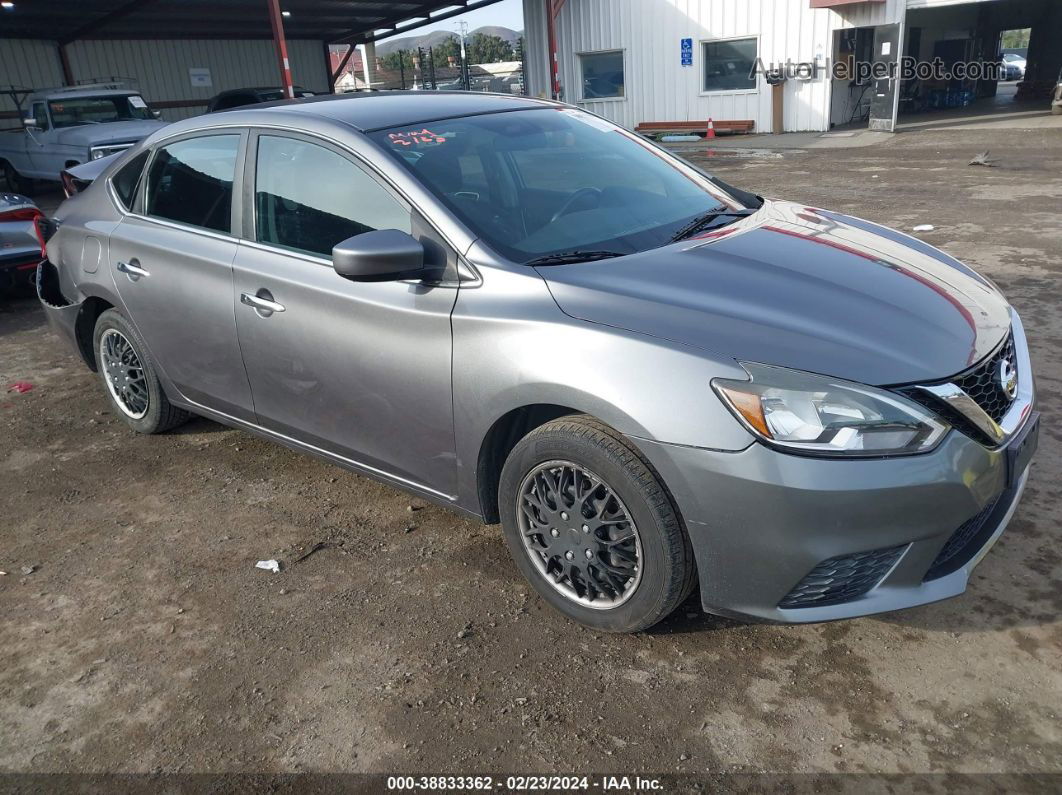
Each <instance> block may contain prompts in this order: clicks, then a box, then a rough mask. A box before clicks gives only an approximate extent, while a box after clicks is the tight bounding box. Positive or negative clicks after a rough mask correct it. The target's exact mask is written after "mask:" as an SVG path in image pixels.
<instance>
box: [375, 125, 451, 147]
mask: <svg viewBox="0 0 1062 795" xmlns="http://www.w3.org/2000/svg"><path fill="white" fill-rule="evenodd" d="M387 137H388V138H390V139H391V143H392V145H397V146H413V145H414V144H444V143H446V139H445V138H443V137H442V136H441V135H436V134H435V133H433V132H432V131H431V130H429V129H428V128H427V127H425V128H424V129H422V130H409V131H408V132H397V133H390V134H389V135H388V136H387Z"/></svg>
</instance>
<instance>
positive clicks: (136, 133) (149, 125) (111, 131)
mask: <svg viewBox="0 0 1062 795" xmlns="http://www.w3.org/2000/svg"><path fill="white" fill-rule="evenodd" d="M165 126H166V122H164V121H157V120H155V119H137V120H134V121H111V122H106V123H104V124H83V125H81V126H80V127H69V128H67V129H64V130H59V131H58V132H57V134H56V138H57V140H58V141H59V143H61V144H68V145H70V146H86V147H87V146H106V145H107V144H115V143H125V142H126V141H139V140H140V139H141V138H147V137H148V136H149V135H151V133H153V132H155V130H158V129H160V128H162V127H165Z"/></svg>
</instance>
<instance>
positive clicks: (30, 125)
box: [22, 116, 37, 130]
mask: <svg viewBox="0 0 1062 795" xmlns="http://www.w3.org/2000/svg"><path fill="white" fill-rule="evenodd" d="M22 126H23V127H25V128H26V129H27V130H36V129H37V120H36V119H35V118H33V117H32V116H27V117H26V118H24V119H23V120H22Z"/></svg>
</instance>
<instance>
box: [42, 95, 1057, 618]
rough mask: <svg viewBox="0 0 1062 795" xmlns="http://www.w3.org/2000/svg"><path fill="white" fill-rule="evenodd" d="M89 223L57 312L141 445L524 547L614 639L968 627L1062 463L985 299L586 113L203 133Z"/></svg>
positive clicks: (871, 236)
mask: <svg viewBox="0 0 1062 795" xmlns="http://www.w3.org/2000/svg"><path fill="white" fill-rule="evenodd" d="M59 216H60V220H61V225H60V226H59V231H58V232H57V233H56V234H55V236H54V237H52V238H51V239H50V241H49V242H48V260H47V261H46V262H45V263H42V265H41V268H40V270H39V272H38V290H39V293H40V297H41V301H42V303H43V306H44V308H45V311H46V312H47V314H48V317H49V319H50V321H51V323H52V324H53V326H54V328H55V329H56V330H58V331H59V332H60V333H61V334H62V335H63V336H65V337H66V338H67V339H68V340H69V341H70V342H71V343H72V344H73V346H74V347H75V349H76V350H77V351H78V352H79V353H80V355H81V357H82V358H83V359H84V361H85V363H86V364H87V365H88V366H89V367H90V368H92V369H93V370H95V371H96V372H98V373H99V376H100V381H101V385H102V386H103V388H104V390H105V392H106V395H107V397H108V399H109V400H110V402H111V404H112V407H113V410H114V412H115V413H116V414H117V415H118V416H120V417H122V418H123V419H124V420H125V422H126V423H127V424H128V425H129V426H130V427H131V428H133V429H134V430H136V431H139V432H142V433H158V432H163V431H166V430H169V429H171V428H174V427H175V426H177V425H178V424H180V423H181V422H183V421H185V420H186V419H187V418H188V417H189V416H190V415H192V414H196V415H201V416H204V417H209V418H212V419H214V420H217V421H219V422H223V423H226V424H229V425H232V426H235V427H238V428H243V429H246V430H248V431H250V432H252V433H256V434H260V435H262V436H264V437H266V438H268V439H272V440H274V441H276V442H278V443H280V444H283V445H287V446H289V447H292V448H295V449H297V450H301V451H304V452H307V453H310V454H312V455H316V456H319V457H321V458H324V459H326V460H328V461H331V462H334V463H336V464H338V465H340V466H342V467H346V468H348V469H350V470H353V471H356V472H360V473H364V474H368V475H370V476H373V477H376V478H379V479H380V480H383V481H385V482H387V483H391V484H394V485H396V486H398V487H401V488H404V489H407V490H409V491H411V492H414V493H416V494H419V495H421V496H423V497H425V498H427V499H429V500H434V501H435V502H437V503H439V504H442V505H446V506H450V507H452V508H453V509H455V510H458V511H461V512H464V513H466V514H468V515H470V516H474V517H476V518H479V519H482V520H483V521H485V522H488V523H494V522H499V521H500V522H501V523H502V526H503V530H504V537H505V540H506V542H507V544H508V546H509V548H510V551H511V553H512V555H513V559H514V560H515V562H516V565H517V566H518V568H519V569H520V570H521V572H522V573H523V574H524V576H526V577H527V578H528V579H529V580H530V582H531V583H532V584H533V585H534V587H535V588H536V589H537V590H538V592H539V593H540V594H541V596H542V598H543V599H545V600H546V601H548V602H549V603H550V604H552V605H553V606H554V607H556V608H557V609H558V610H560V611H561V612H563V613H564V614H566V615H567V616H569V617H571V618H573V619H574V620H576V621H579V622H581V623H583V624H586V625H588V626H591V627H594V628H597V629H603V630H613V631H635V630H640V629H645V628H647V627H649V626H652V625H653V624H655V623H656V622H658V621H660V620H661V619H663V618H664V617H666V616H667V615H668V614H669V613H671V612H672V611H673V610H674V609H675V608H676V607H677V606H678V605H679V604H680V603H681V602H682V601H683V600H685V599H686V598H687V597H688V596H689V595H690V594H691V592H692V591H693V589H694V587H696V586H699V589H700V594H699V595H700V601H701V603H702V605H703V607H704V609H705V610H708V611H710V612H713V613H718V614H723V615H731V616H738V617H743V618H750V619H766V620H773V621H782V622H807V621H822V620H829V619H837V618H846V617H851V616H858V615H864V614H868V613H874V612H881V611H886V610H894V609H897V608H902V607H909V606H912V605H920V604H924V603H927V602H932V601H935V600H939V599H944V598H946V597H950V596H955V595H957V594H959V593H961V592H962V591H963V590H964V589H965V588H966V584H967V581H968V579H969V576H970V572H971V570H972V569H973V567H974V566H975V565H977V563H978V562H979V561H980V560H981V558H982V557H983V556H984V555H985V554H986V552H987V551H988V549H989V548H990V547H991V546H992V544H993V543H994V542H995V541H996V540H997V539H998V538H999V536H1000V534H1001V533H1002V532H1003V530H1004V528H1005V527H1006V525H1007V522H1008V521H1009V519H1010V518H1011V516H1012V515H1013V513H1014V511H1015V509H1016V508H1017V506H1018V502H1019V499H1020V496H1021V493H1022V489H1023V488H1024V486H1025V483H1026V479H1027V477H1028V466H1029V462H1030V460H1031V458H1032V456H1033V453H1034V451H1035V448H1036V439H1037V429H1038V415H1037V414H1036V412H1035V411H1034V395H1033V374H1032V368H1031V365H1030V361H1029V352H1028V348H1027V346H1026V341H1025V334H1024V332H1023V330H1022V324H1021V321H1020V320H1019V318H1018V315H1017V313H1015V311H1014V310H1013V309H1012V308H1011V307H1010V306H1009V304H1008V303H1007V301H1006V299H1004V298H1003V296H1002V295H1000V293H999V291H998V290H997V288H996V287H995V286H994V285H993V284H992V283H991V282H989V281H988V280H987V279H984V278H983V277H981V276H979V275H978V274H976V273H975V272H973V271H972V270H970V269H969V268H967V267H966V266H965V265H963V264H962V263H960V262H958V261H956V260H954V259H952V258H951V257H949V256H947V255H946V254H944V253H942V252H940V251H938V250H936V249H934V248H933V247H931V246H928V245H926V244H925V243H922V242H920V241H918V240H916V239H913V238H910V237H908V236H906V235H904V234H901V233H899V232H896V231H893V230H891V229H887V228H884V227H881V226H878V225H876V224H873V223H870V222H868V221H863V220H860V219H858V218H852V217H848V216H844V215H840V214H838V213H834V212H829V211H826V210H821V209H816V208H810V207H805V206H801V205H797V204H792V203H789V202H785V201H781V200H773V199H763V198H760V197H758V196H755V195H752V194H750V193H747V192H745V191H742V190H739V189H737V188H733V187H731V186H729V185H726V184H724V183H722V182H720V181H719V180H717V179H715V178H713V177H712V176H710V175H708V174H705V173H703V172H701V171H699V170H697V169H696V168H693V167H692V166H690V165H689V164H687V163H685V162H683V161H681V160H679V159H677V158H676V157H674V156H672V155H671V154H669V153H668V152H667V151H665V150H663V149H660V148H658V147H656V146H655V145H654V144H652V143H650V142H647V141H645V140H643V139H641V138H640V137H638V136H636V135H634V134H632V133H630V132H628V131H626V130H624V129H622V128H620V127H617V126H615V125H613V124H611V123H610V122H608V121H605V120H603V119H601V118H599V117H597V116H594V115H591V114H588V113H585V112H582V111H579V110H577V109H574V108H571V107H568V106H565V105H561V104H558V103H552V102H546V101H542V100H535V99H528V98H518V97H506V96H500V95H481V94H480V95H470V94H459V93H452V94H447V93H440V94H435V93H422V92H418V93H409V94H406V93H399V92H388V93H374V94H360V95H348V96H344V97H327V98H314V99H309V100H301V101H297V102H294V103H284V104H283V105H278V106H275V107H265V108H262V107H253V108H249V109H246V110H236V111H232V112H230V113H224V114H217V115H212V116H208V117H199V118H195V119H189V120H187V121H183V122H179V123H177V124H174V125H171V126H169V127H167V128H166V129H164V130H162V131H160V132H158V133H156V134H155V135H153V136H151V137H150V138H148V139H147V140H145V141H144V142H142V143H141V144H139V145H137V146H136V147H134V148H133V149H132V150H131V151H130V152H128V153H127V154H125V155H123V156H121V157H120V158H118V160H117V162H116V163H115V164H114V165H112V166H109V167H108V168H107V170H106V171H104V172H103V173H102V174H101V175H100V176H99V178H97V179H96V180H95V181H94V182H93V183H92V184H91V185H90V186H89V187H88V188H87V189H86V190H84V191H82V192H81V193H79V194H77V195H76V196H74V197H73V198H71V199H70V200H68V201H67V202H66V203H65V204H64V205H63V206H62V207H61V208H60V211H59Z"/></svg>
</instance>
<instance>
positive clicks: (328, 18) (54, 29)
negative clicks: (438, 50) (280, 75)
mask: <svg viewBox="0 0 1062 795" xmlns="http://www.w3.org/2000/svg"><path fill="white" fill-rule="evenodd" d="M13 2H14V5H13V7H12V8H6V9H4V10H3V11H2V12H0V38H22V39H50V40H53V41H58V42H59V43H60V44H68V43H70V42H72V41H76V40H78V39H269V38H272V37H273V31H272V28H271V25H270V19H269V3H268V2H267V0H79V1H78V2H76V3H72V2H70V1H69V0H65V1H64V0H13ZM496 2H499V0H456V1H455V0H449V2H440V0H435V2H423V1H422V0H406V1H405V2H401V1H399V2H389V1H388V0H282V2H281V3H280V6H281V8H282V9H283V11H284V12H285V16H284V33H285V35H286V37H287V38H292V39H296V38H301V39H320V40H323V41H326V42H329V43H336V44H339V43H344V44H349V43H353V44H358V43H361V42H365V41H374V40H376V39H379V38H383V37H385V36H391V35H394V34H395V33H398V32H404V31H406V30H413V29H415V28H417V27H420V26H421V25H426V24H429V23H432V22H437V21H439V20H442V19H447V18H449V17H452V16H456V15H458V14H463V13H465V12H467V11H471V10H473V9H476V8H482V7H484V6H488V5H492V4H494V3H496Z"/></svg>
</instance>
